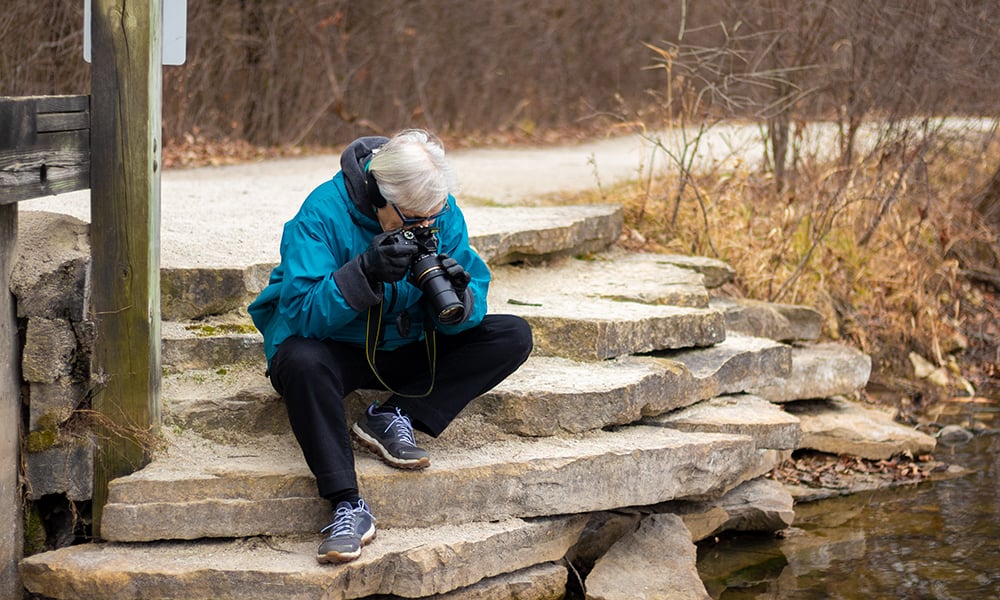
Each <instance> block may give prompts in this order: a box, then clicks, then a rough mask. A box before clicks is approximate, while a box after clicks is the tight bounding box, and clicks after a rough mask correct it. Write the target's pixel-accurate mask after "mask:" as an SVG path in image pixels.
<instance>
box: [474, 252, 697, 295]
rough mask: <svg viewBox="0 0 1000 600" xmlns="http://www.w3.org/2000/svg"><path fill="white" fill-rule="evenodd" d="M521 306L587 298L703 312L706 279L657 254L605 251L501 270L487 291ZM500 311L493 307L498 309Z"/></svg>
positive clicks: (494, 274)
mask: <svg viewBox="0 0 1000 600" xmlns="http://www.w3.org/2000/svg"><path fill="white" fill-rule="evenodd" d="M495 286H499V287H500V288H501V289H502V290H503V292H504V293H505V294H507V295H508V296H509V297H511V298H515V299H518V300H520V301H522V302H528V303H531V302H533V298H534V297H536V296H537V297H539V298H541V297H543V296H547V295H549V294H551V293H553V292H558V293H560V294H562V295H565V296H569V297H572V298H574V299H576V300H578V301H583V300H587V299H591V298H604V299H607V300H620V301H626V302H639V303H643V304H667V305H673V306H689V307H694V308H705V307H707V306H708V291H707V289H706V286H705V277H704V276H703V275H702V274H701V273H699V272H698V271H696V270H694V269H687V268H683V267H679V266H677V265H676V264H675V263H673V262H670V261H669V260H668V259H667V257H665V256H664V255H660V254H645V253H634V252H625V251H622V250H615V249H609V250H607V251H605V252H602V253H600V254H591V255H588V256H587V257H586V258H566V259H561V260H553V261H550V262H548V263H547V264H545V265H544V266H525V267H515V266H507V267H499V268H496V269H494V271H493V283H492V284H491V288H492V287H495ZM499 306H500V305H496V307H497V308H499Z"/></svg>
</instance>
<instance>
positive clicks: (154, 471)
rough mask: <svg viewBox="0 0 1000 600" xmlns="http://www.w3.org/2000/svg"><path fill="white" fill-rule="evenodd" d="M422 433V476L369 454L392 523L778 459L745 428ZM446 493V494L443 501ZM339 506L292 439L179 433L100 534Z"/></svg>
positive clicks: (421, 522)
mask: <svg viewBox="0 0 1000 600" xmlns="http://www.w3.org/2000/svg"><path fill="white" fill-rule="evenodd" d="M449 433H451V430H449V432H446V434H445V435H443V436H442V437H441V438H438V439H437V440H430V439H426V440H425V439H421V440H420V443H421V445H422V446H424V447H425V448H426V449H427V450H428V451H429V452H431V455H432V463H431V466H430V468H428V469H426V470H422V471H419V472H410V471H403V470H399V469H393V468H391V467H388V466H386V465H384V464H382V463H381V462H379V461H378V460H376V459H375V458H374V457H373V456H372V455H370V454H368V453H367V452H363V451H359V452H358V453H357V454H356V469H357V472H358V478H359V486H360V489H361V493H362V495H363V496H364V498H365V499H366V501H367V502H368V503H369V504H370V505H371V506H372V507H373V511H374V513H375V515H376V517H377V518H378V519H379V523H380V524H381V526H383V527H386V528H393V527H433V526H438V525H442V524H445V523H451V524H455V523H465V522H473V521H493V520H504V519H508V518H529V517H539V516H553V515H562V514H575V513H582V512H590V511H596V510H608V509H613V508H618V507H623V506H634V505H648V504H655V503H658V502H664V501H667V500H674V499H681V498H699V499H700V498H708V497H715V496H718V495H721V494H723V493H725V492H726V491H728V490H729V489H731V488H732V487H734V486H735V485H738V484H739V483H741V482H743V481H746V480H748V479H752V478H753V477H756V476H758V475H760V474H762V473H764V472H767V471H769V470H770V469H771V468H773V467H774V466H776V465H777V463H778V461H780V459H781V457H780V456H779V455H778V453H777V452H775V451H770V450H762V449H759V448H757V446H756V444H755V442H754V440H753V438H751V437H748V436H742V435H727V434H715V433H688V432H681V431H677V430H673V429H668V428H662V427H645V426H635V427H623V428H619V429H616V430H615V431H596V432H590V433H587V434H580V435H575V436H568V437H561V438H554V437H553V438H536V439H524V438H514V437H511V438H507V439H495V436H494V435H491V434H490V435H484V436H483V437H481V438H475V437H473V436H474V432H469V431H464V432H462V433H461V434H459V435H452V436H449V435H448V434H449ZM441 498H447V499H448V501H447V502H440V501H439V500H440V499H441ZM328 517H329V506H328V505H327V503H326V501H325V500H322V499H321V498H319V497H318V496H317V495H316V487H315V480H314V479H313V477H312V475H311V473H310V472H309V470H308V468H307V467H306V465H305V462H304V460H303V459H302V457H301V453H300V451H299V449H298V446H297V445H296V443H295V441H294V439H292V438H291V436H281V437H272V438H265V437H262V436H261V437H257V438H254V439H253V440H252V441H251V442H250V443H247V444H245V445H235V444H230V445H224V444H219V443H212V442H209V441H207V440H205V439H203V438H198V437H197V436H195V435H193V434H188V433H185V434H182V435H176V436H174V435H171V440H170V450H169V452H168V453H167V454H166V455H165V456H162V457H160V458H157V459H156V460H154V461H153V462H152V463H151V464H150V465H148V466H146V467H145V468H143V469H142V470H140V471H137V472H136V473H133V474H131V475H129V476H126V477H122V478H119V479H116V480H114V481H113V482H111V484H110V486H109V496H108V503H107V504H106V505H105V508H104V518H103V521H102V530H101V535H102V537H103V538H104V539H107V540H111V541H150V540H157V539H196V538H202V537H246V536H254V535H265V534H266V535H284V534H293V533H304V532H311V531H318V529H319V528H321V527H322V526H323V525H325V524H326V523H325V521H326V520H327V519H328Z"/></svg>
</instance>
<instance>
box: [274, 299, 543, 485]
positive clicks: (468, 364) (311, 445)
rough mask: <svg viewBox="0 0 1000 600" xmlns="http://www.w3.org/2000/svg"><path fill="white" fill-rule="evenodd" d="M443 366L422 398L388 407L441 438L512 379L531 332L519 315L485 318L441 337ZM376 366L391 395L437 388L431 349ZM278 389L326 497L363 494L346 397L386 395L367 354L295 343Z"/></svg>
mask: <svg viewBox="0 0 1000 600" xmlns="http://www.w3.org/2000/svg"><path fill="white" fill-rule="evenodd" d="M435 337H436V340H437V353H436V354H437V368H436V372H435V374H434V375H435V376H434V386H433V389H432V390H431V392H430V393H429V394H428V395H427V396H424V397H422V398H407V397H404V396H399V395H397V394H393V395H391V396H390V397H389V399H388V400H386V402H385V404H386V405H389V406H397V407H399V408H401V409H402V410H403V411H404V412H405V413H407V414H408V415H409V416H410V418H411V419H412V421H413V426H414V428H416V429H418V430H420V431H423V432H424V433H427V434H430V435H432V436H434V437H437V436H438V435H439V434H440V433H441V432H442V431H444V429H445V428H446V427H447V426H448V424H449V423H451V421H452V420H453V419H454V418H455V417H456V416H458V413H459V412H461V411H462V409H463V408H465V406H466V405H467V404H469V402H471V401H472V400H473V399H475V398H476V397H477V396H479V395H481V394H484V393H485V392H487V391H489V390H490V389H492V388H493V387H494V386H496V385H497V384H498V383H500V382H501V381H503V380H504V378H506V377H507V376H508V375H510V374H511V373H513V372H514V371H515V370H516V369H517V368H518V367H519V366H521V364H522V363H523V362H524V361H525V360H526V359H527V358H528V354H529V353H530V352H531V348H532V339H531V329H530V327H529V326H528V324H527V322H525V321H524V319H521V318H520V317H516V316H513V315H486V317H484V318H483V321H482V323H480V324H479V325H477V326H476V327H473V328H471V329H468V330H466V331H463V332H461V333H459V334H456V335H442V334H440V333H438V334H436V336H435ZM375 366H376V368H377V370H378V373H379V376H381V377H382V379H383V381H385V383H386V384H388V386H389V387H390V388H392V390H394V391H398V392H400V393H402V394H422V393H423V392H425V391H426V390H427V388H428V386H429V385H430V381H431V373H430V369H429V365H428V356H427V348H426V345H425V344H424V342H416V343H413V344H409V345H407V346H403V347H401V348H398V349H396V350H392V351H378V352H377V353H376V354H375ZM270 376H271V385H273V386H274V389H275V390H277V392H278V393H279V394H281V396H282V397H283V398H284V400H285V406H286V408H287V409H288V420H289V421H290V422H291V425H292V431H293V432H294V433H295V438H296V439H297V440H298V442H299V446H301V447H302V454H303V455H304V456H305V459H306V463H307V464H308V465H309V468H310V469H311V470H312V472H313V475H315V476H316V483H317V486H318V487H319V494H320V495H321V496H323V497H333V496H335V495H336V494H338V493H340V492H343V491H344V490H349V489H352V488H353V489H357V486H358V484H357V477H356V475H355V471H354V453H353V451H352V449H351V441H350V437H349V435H348V423H347V418H346V416H345V411H344V403H343V400H344V397H345V396H346V395H347V394H349V393H351V392H352V391H354V390H357V389H361V388H364V389H385V388H384V386H383V385H382V384H381V383H379V381H378V379H377V378H376V377H375V374H374V373H372V370H371V368H370V367H369V366H368V362H367V359H366V358H365V349H364V348H363V347H359V346H356V345H353V344H346V343H343V342H335V341H332V340H313V339H307V338H301V337H291V338H288V339H286V340H285V341H283V342H282V343H281V344H280V345H279V346H278V350H277V352H276V353H275V355H274V357H273V358H272V360H271V370H270Z"/></svg>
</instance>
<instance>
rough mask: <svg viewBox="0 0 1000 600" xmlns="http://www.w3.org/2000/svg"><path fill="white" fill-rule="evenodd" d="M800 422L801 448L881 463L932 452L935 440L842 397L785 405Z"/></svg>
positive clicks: (889, 417)
mask: <svg viewBox="0 0 1000 600" xmlns="http://www.w3.org/2000/svg"><path fill="white" fill-rule="evenodd" d="M786 408H787V410H788V412H790V413H792V414H794V415H795V416H797V417H798V418H799V421H800V422H801V423H802V441H801V443H800V447H801V448H809V449H812V450H818V451H820V452H828V453H830V454H849V455H851V456H858V457H861V458H867V459H870V460H882V459H887V458H890V457H891V456H893V455H895V454H902V453H907V452H908V453H910V454H912V455H913V456H917V455H919V454H927V453H929V452H933V451H934V447H935V445H936V443H937V442H936V440H935V439H934V438H933V437H931V436H929V435H927V434H926V433H923V432H920V431H917V430H915V429H913V428H911V427H907V426H905V425H901V424H899V423H897V422H895V421H894V420H893V418H892V415H890V414H887V413H885V412H883V411H881V410H878V409H876V408H869V407H866V406H863V405H861V404H858V403H856V402H850V401H848V400H845V399H843V398H831V399H827V400H811V401H804V402H794V403H790V404H788V405H786Z"/></svg>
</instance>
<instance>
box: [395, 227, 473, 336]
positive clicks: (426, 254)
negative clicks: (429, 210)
mask: <svg viewBox="0 0 1000 600" xmlns="http://www.w3.org/2000/svg"><path fill="white" fill-rule="evenodd" d="M437 231H438V230H437V228H434V227H414V228H412V229H400V230H398V231H396V232H394V233H393V234H392V235H389V236H387V237H386V240H385V242H383V243H384V244H403V245H408V246H416V247H417V253H416V254H414V255H413V259H412V260H411V261H410V276H409V281H410V283H412V284H413V285H415V286H416V287H418V288H420V291H421V292H423V294H424V298H425V302H426V305H427V307H428V309H429V310H431V311H432V312H433V314H434V315H435V316H436V317H437V320H438V321H439V322H441V323H444V324H445V325H450V324H453V323H458V322H460V321H461V320H462V319H463V318H464V317H465V304H463V302H462V298H459V297H458V294H457V293H456V292H455V289H454V288H453V287H452V284H451V279H449V278H448V274H447V273H446V272H445V270H444V268H443V267H442V266H441V256H440V255H439V254H438V251H437V249H438V237H437Z"/></svg>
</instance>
